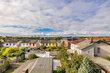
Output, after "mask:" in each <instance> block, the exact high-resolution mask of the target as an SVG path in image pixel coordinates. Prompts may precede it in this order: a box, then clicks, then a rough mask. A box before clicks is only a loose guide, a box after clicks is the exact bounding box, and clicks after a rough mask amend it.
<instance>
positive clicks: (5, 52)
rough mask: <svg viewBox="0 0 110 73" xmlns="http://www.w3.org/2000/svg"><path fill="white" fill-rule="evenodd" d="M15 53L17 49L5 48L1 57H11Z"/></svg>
mask: <svg viewBox="0 0 110 73" xmlns="http://www.w3.org/2000/svg"><path fill="white" fill-rule="evenodd" d="M16 51H18V49H17V48H6V50H5V51H4V52H3V55H5V56H7V55H8V56H13V55H14V54H13V53H15V52H16Z"/></svg>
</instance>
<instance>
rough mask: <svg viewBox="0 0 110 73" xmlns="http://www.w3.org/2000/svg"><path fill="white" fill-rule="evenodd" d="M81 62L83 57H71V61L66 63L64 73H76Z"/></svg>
mask: <svg viewBox="0 0 110 73" xmlns="http://www.w3.org/2000/svg"><path fill="white" fill-rule="evenodd" d="M82 61H83V56H82V55H78V54H77V53H75V54H73V55H71V60H69V61H68V65H67V67H66V69H65V70H66V73H78V68H79V67H80V65H81V63H82Z"/></svg>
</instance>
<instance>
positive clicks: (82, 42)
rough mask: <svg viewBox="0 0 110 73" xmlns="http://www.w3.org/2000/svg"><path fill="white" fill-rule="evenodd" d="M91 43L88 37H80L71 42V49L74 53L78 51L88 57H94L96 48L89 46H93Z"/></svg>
mask: <svg viewBox="0 0 110 73" xmlns="http://www.w3.org/2000/svg"><path fill="white" fill-rule="evenodd" d="M91 45H92V44H91V43H90V41H89V40H87V39H79V40H75V41H74V42H72V43H71V50H72V53H76V52H77V53H78V54H82V55H85V56H88V57H94V49H92V48H89V47H91Z"/></svg>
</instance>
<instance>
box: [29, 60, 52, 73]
mask: <svg viewBox="0 0 110 73" xmlns="http://www.w3.org/2000/svg"><path fill="white" fill-rule="evenodd" d="M30 73H52V59H51V58H38V59H37V60H36V62H35V64H34V65H33V67H32V70H31V71H30Z"/></svg>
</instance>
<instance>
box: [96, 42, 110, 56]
mask: <svg viewBox="0 0 110 73" xmlns="http://www.w3.org/2000/svg"><path fill="white" fill-rule="evenodd" d="M97 48H100V53H98V52H97ZM95 55H97V56H100V57H106V56H110V45H107V44H104V43H101V44H96V48H95Z"/></svg>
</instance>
